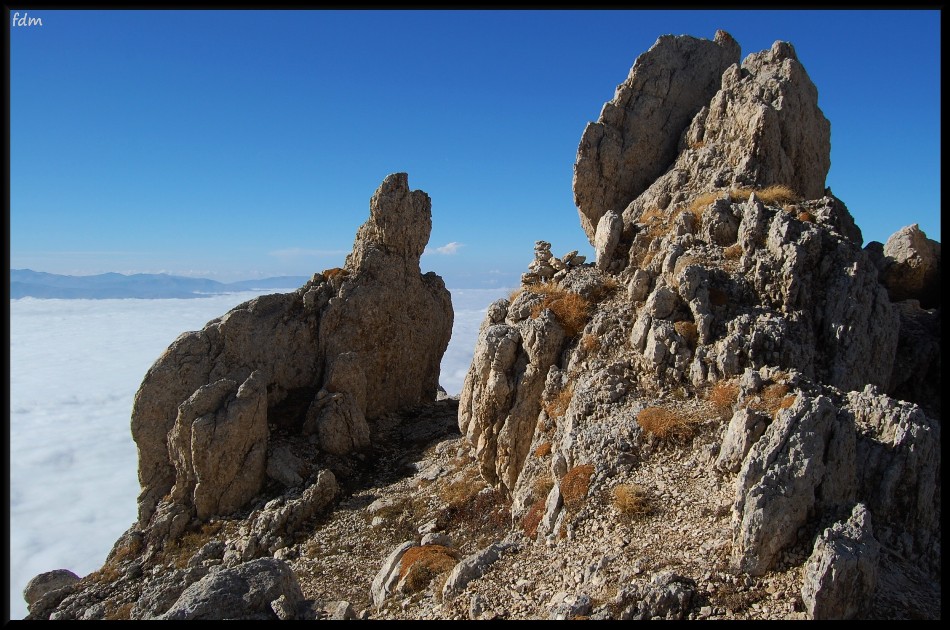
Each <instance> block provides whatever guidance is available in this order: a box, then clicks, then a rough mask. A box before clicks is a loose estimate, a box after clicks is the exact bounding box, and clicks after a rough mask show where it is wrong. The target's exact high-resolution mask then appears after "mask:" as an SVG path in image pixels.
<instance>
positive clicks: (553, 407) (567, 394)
mask: <svg viewBox="0 0 950 630" xmlns="http://www.w3.org/2000/svg"><path fill="white" fill-rule="evenodd" d="M572 398H574V384H573V383H568V384H567V385H565V386H564V389H562V390H561V391H559V392H558V393H557V394H555V395H554V396H553V397H551V398H550V399H549V400H546V401H544V402H543V403H542V405H541V406H542V408H543V409H544V411H545V412H546V413H547V414H548V417H549V418H560V417H561V416H563V415H564V414H565V413H566V412H567V408H568V406H570V404H571V399H572Z"/></svg>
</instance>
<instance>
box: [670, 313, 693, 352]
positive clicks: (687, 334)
mask: <svg viewBox="0 0 950 630" xmlns="http://www.w3.org/2000/svg"><path fill="white" fill-rule="evenodd" d="M673 328H674V329H675V330H676V332H677V333H678V334H679V336H680V337H682V338H683V339H685V340H686V343H687V344H688V345H689V347H690V348H692V349H694V350H695V349H696V343H697V342H698V341H699V333H698V332H697V330H696V324H695V323H693V322H688V321H685V320H683V321H678V322H674V323H673Z"/></svg>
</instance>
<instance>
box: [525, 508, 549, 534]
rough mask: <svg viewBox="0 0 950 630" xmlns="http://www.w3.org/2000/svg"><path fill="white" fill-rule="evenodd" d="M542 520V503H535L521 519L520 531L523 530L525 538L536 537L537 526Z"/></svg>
mask: <svg viewBox="0 0 950 630" xmlns="http://www.w3.org/2000/svg"><path fill="white" fill-rule="evenodd" d="M542 518H544V501H535V502H534V503H532V504H531V507H530V508H528V512H527V513H526V514H525V515H524V517H523V518H522V519H521V529H522V530H524V533H525V536H527V537H528V538H534V537H535V536H537V535H538V525H540V524H541V519H542Z"/></svg>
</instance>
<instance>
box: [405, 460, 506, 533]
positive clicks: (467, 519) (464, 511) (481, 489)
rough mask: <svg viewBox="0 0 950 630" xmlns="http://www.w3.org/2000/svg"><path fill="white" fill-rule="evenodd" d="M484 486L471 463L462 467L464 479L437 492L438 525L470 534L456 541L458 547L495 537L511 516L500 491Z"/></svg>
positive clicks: (417, 519) (443, 528)
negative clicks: (438, 499)
mask: <svg viewBox="0 0 950 630" xmlns="http://www.w3.org/2000/svg"><path fill="white" fill-rule="evenodd" d="M473 477H474V478H473ZM486 487H487V486H486V485H485V482H484V481H482V480H481V477H480V476H479V475H478V472H477V471H476V470H475V467H474V466H473V467H472V468H471V469H469V471H466V476H465V478H464V479H462V480H461V481H458V482H455V483H452V484H449V485H448V486H446V487H445V488H443V489H442V491H441V492H440V493H439V496H440V497H441V498H442V500H443V502H444V507H443V508H442V509H441V510H440V511H439V513H438V514H437V515H436V523H437V524H438V527H439V529H441V530H456V529H461V530H462V531H464V532H465V533H466V535H467V536H469V537H471V541H465V540H458V541H456V542H457V543H458V546H459V547H461V546H462V545H463V544H464V543H466V542H472V543H473V544H475V545H476V546H479V547H481V546H484V545H483V543H484V544H487V543H486V541H488V542H491V540H490V539H492V538H493V537H497V536H498V534H499V533H500V532H501V531H503V530H504V529H505V528H506V527H507V526H508V523H509V522H510V520H511V512H510V510H509V506H508V504H507V502H506V501H505V499H504V497H503V496H502V494H501V492H498V491H496V490H494V489H492V490H487V491H486V490H485V488H486ZM425 518H429V517H428V516H425ZM420 521H421V518H416V520H415V521H414V523H418V522H420Z"/></svg>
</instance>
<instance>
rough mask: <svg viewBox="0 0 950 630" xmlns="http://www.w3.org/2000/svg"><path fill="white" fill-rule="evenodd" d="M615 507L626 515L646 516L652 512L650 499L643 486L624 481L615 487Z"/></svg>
mask: <svg viewBox="0 0 950 630" xmlns="http://www.w3.org/2000/svg"><path fill="white" fill-rule="evenodd" d="M614 507H615V508H617V510H618V511H619V512H620V513H621V514H623V515H624V516H631V517H637V516H644V515H645V514H648V513H649V512H650V500H649V497H648V495H647V492H646V489H645V488H643V486H640V485H637V484H633V483H623V484H620V485H619V486H616V487H614Z"/></svg>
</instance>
